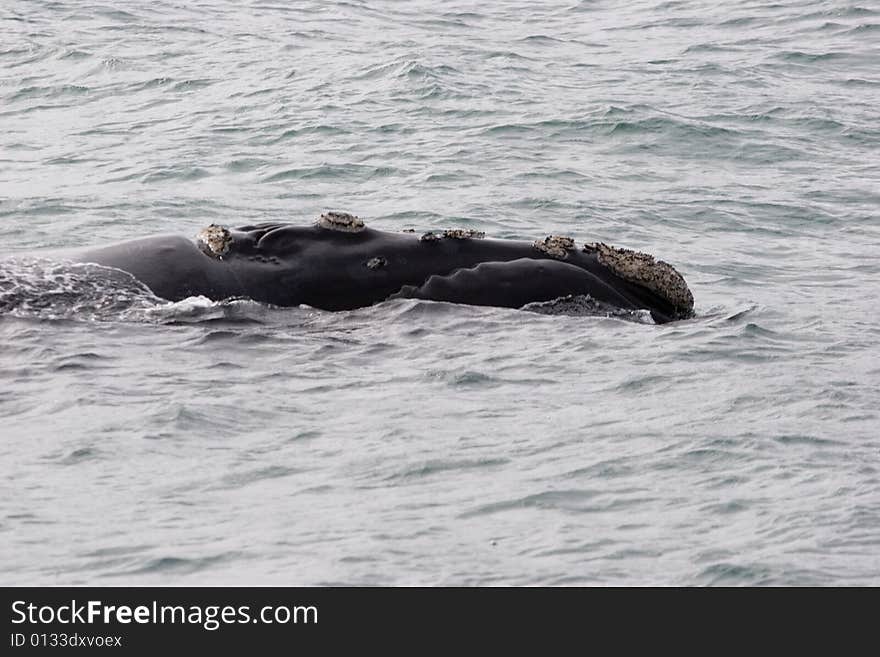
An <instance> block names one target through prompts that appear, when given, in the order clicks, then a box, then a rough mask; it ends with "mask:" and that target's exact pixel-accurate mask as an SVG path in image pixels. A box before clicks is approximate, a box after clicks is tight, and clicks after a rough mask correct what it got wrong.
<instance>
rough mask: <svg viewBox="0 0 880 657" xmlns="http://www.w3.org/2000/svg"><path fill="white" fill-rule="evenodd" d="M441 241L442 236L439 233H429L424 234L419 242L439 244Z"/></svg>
mask: <svg viewBox="0 0 880 657" xmlns="http://www.w3.org/2000/svg"><path fill="white" fill-rule="evenodd" d="M439 239H440V236H439V235H438V234H437V233H434V232H432V231H428V232H427V233H423V234H422V236H421V237H419V242H437V241H438V240H439Z"/></svg>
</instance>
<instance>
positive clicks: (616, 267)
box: [584, 242, 694, 316]
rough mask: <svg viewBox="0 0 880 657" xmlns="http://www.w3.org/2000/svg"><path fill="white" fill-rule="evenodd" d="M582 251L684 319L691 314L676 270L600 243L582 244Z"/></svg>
mask: <svg viewBox="0 0 880 657" xmlns="http://www.w3.org/2000/svg"><path fill="white" fill-rule="evenodd" d="M584 251H586V252H587V253H595V254H597V257H598V259H599V262H600V263H602V264H603V265H605V266H606V267H608V268H609V269H610V270H611V271H613V272H614V273H615V274H617V275H618V276H620V277H621V278H623V279H625V280H628V281H630V282H632V283H636V284H638V285H641V286H642V287H645V288H647V289H649V290H651V291H652V292H654V293H655V294H657V295H659V296H661V297H663V298H664V299H666V300H667V301H668V302H669V303H671V304H672V305H673V306H675V307H676V309H677V310H678V311H679V312H680V313H681V314H682V315H684V316H689V315H691V314H693V311H694V295H693V294H692V293H691V291H690V289H689V288H688V286H687V283H686V282H685V280H684V277H683V276H682V275H681V274H679V273H678V272H677V271H676V269H675V268H674V267H673V266H672V265H670V264H669V263H667V262H663V261H662V260H655V259H654V256H651V255H648V254H647V253H641V252H639V251H630V250H629V249H621V248H617V247H614V246H609V245H608V244H604V243H602V242H593V243H591V244H585V245H584Z"/></svg>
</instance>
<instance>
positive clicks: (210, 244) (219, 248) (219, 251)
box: [196, 224, 232, 260]
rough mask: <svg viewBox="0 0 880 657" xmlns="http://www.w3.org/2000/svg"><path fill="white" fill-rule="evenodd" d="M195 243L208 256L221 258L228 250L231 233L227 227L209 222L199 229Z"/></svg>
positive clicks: (230, 242)
mask: <svg viewBox="0 0 880 657" xmlns="http://www.w3.org/2000/svg"><path fill="white" fill-rule="evenodd" d="M196 243H197V244H198V245H199V248H200V249H201V250H202V251H204V252H205V253H207V254H208V255H209V256H212V257H214V258H219V259H221V260H222V259H223V256H224V255H226V253H228V252H229V245H230V244H232V233H230V232H229V229H228V228H224V227H223V226H218V225H217V224H211V225H210V226H208V227H207V228H203V229H202V230H201V231H199V234H198V235H197V236H196Z"/></svg>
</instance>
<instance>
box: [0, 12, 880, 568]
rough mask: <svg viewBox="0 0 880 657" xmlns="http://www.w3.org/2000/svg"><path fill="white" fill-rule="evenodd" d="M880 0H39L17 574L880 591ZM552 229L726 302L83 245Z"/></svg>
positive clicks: (25, 29)
mask: <svg viewBox="0 0 880 657" xmlns="http://www.w3.org/2000/svg"><path fill="white" fill-rule="evenodd" d="M878 108H880V5H878V4H877V3H876V1H875V0H862V1H858V2H848V1H844V0H821V1H807V0H797V1H794V0H783V1H781V2H776V3H773V4H768V3H765V2H737V3H720V2H700V1H695V2H674V1H673V2H658V1H656V0H649V1H639V2H632V3H619V2H607V1H602V0H598V1H595V2H590V1H582V2H577V0H561V1H548V2H540V3H535V2H522V1H512V0H511V1H508V0H502V1H498V2H481V3H478V2H473V1H472V0H471V1H463V0H457V1H451V2H442V3H437V2H427V1H425V0H419V1H415V2H393V1H391V0H376V1H358V0H351V1H347V2H331V1H326V2H318V1H305V2H296V3H287V2H281V1H280V0H273V1H268V2H258V1H253V2H232V1H229V2H226V1H223V0H205V1H204V2H199V3H179V2H169V1H167V0H157V1H155V2H151V3H144V2H134V1H129V0H119V1H115V2H107V3H105V4H100V3H96V2H92V1H91V0H81V1H78V2H65V3H62V2H49V1H45V0H27V1H25V0H4V2H3V3H2V7H0V128H2V129H0V253H3V254H5V255H7V256H9V255H12V256H15V257H14V259H11V260H10V259H7V260H5V261H3V262H2V263H0V309H2V310H0V345H2V346H0V469H2V475H0V482H2V484H0V564H2V568H0V582H2V583H3V584H109V585H121V584H182V585H187V584H287V585H325V584H342V585H363V584H366V585H374V584H375V585H415V584H428V585H605V584H623V585H641V584H659V585H764V584H768V585H869V584H873V585H878V584H880V403H878V400H880V358H878V351H880V328H878V319H880V312H878V302H880V295H878V289H880V286H878V280H880V109H878ZM328 209H333V210H343V211H349V212H353V213H356V214H358V215H359V216H361V217H363V218H364V219H365V220H366V221H367V222H368V224H369V225H372V226H374V227H379V228H383V229H388V230H399V229H402V228H407V227H414V228H417V229H425V230H430V229H437V228H446V227H467V228H475V229H479V230H483V231H486V233H487V234H489V235H492V236H499V237H508V238H519V239H534V238H538V237H543V236H544V235H546V234H549V233H557V234H564V235H571V236H572V237H574V238H575V239H576V240H578V241H579V242H584V241H595V240H599V241H605V242H608V243H611V244H615V245H619V246H625V247H629V248H635V249H639V250H644V251H647V252H649V253H653V254H655V255H656V256H658V257H660V258H662V259H664V260H667V261H668V262H670V263H672V264H674V265H675V266H676V267H677V268H678V269H679V270H680V271H681V272H682V273H683V274H684V276H685V277H686V278H687V280H688V282H689V283H690V285H691V288H692V290H693V292H694V296H695V299H696V310H697V316H696V317H695V318H694V319H693V320H689V321H682V322H677V323H673V324H668V325H663V326H657V325H654V324H651V323H649V322H638V321H626V320H625V319H620V318H604V317H568V316H547V315H541V314H537V313H527V312H522V311H517V310H506V309H493V308H475V307H466V306H457V305H451V304H442V303H430V302H420V301H413V300H407V301H393V302H387V303H382V304H379V305H376V306H373V307H370V308H364V309H360V310H356V311H352V312H340V313H329V312H322V311H317V310H314V309H310V308H307V307H301V308H286V309H279V308H272V307H267V306H263V305H260V304H257V303H254V302H250V301H247V300H238V301H228V302H222V303H213V302H210V301H207V300H205V299H202V298H193V299H187V300H185V301H181V302H178V303H173V304H172V303H167V302H164V301H162V300H160V299H157V298H155V297H153V296H152V295H151V294H150V293H149V291H148V290H145V289H144V288H143V287H142V286H139V285H137V284H136V283H135V282H133V281H130V280H127V279H125V277H120V279H119V280H118V281H115V282H113V284H108V282H107V280H106V278H102V277H97V276H95V272H94V271H92V270H91V268H89V267H87V266H84V267H77V268H71V267H69V266H68V267H65V266H62V265H59V264H58V263H55V262H52V261H50V260H47V259H46V258H44V257H43V256H42V255H41V252H43V251H45V250H47V249H55V248H59V247H69V246H90V245H97V244H102V243H111V242H115V241H119V240H123V239H130V238H133V237H139V236H145V235H152V234H157V233H168V232H174V233H180V234H186V235H195V233H196V232H197V231H198V230H199V229H200V228H202V227H204V226H205V225H207V224H209V223H212V222H213V223H219V224H224V225H232V226H234V225H241V224H246V223H254V222H264V221H266V222H267V221H275V222H277V221H290V222H300V223H305V222H310V221H312V220H313V219H314V218H315V217H316V216H317V215H318V214H319V213H320V212H322V211H325V210H328Z"/></svg>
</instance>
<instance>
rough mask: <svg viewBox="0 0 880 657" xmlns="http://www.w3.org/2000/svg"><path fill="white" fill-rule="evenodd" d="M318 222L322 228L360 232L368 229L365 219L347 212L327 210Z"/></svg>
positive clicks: (344, 231)
mask: <svg viewBox="0 0 880 657" xmlns="http://www.w3.org/2000/svg"><path fill="white" fill-rule="evenodd" d="M317 223H318V225H319V226H320V227H321V228H326V229H328V230H338V231H342V232H343V233H360V232H361V231H364V230H366V229H367V227H366V226H365V225H364V222H363V219H361V218H360V217H356V216H354V215H353V214H348V213H347V212H325V213H324V214H322V215H321V216H320V217H319V218H318V222H317Z"/></svg>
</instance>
